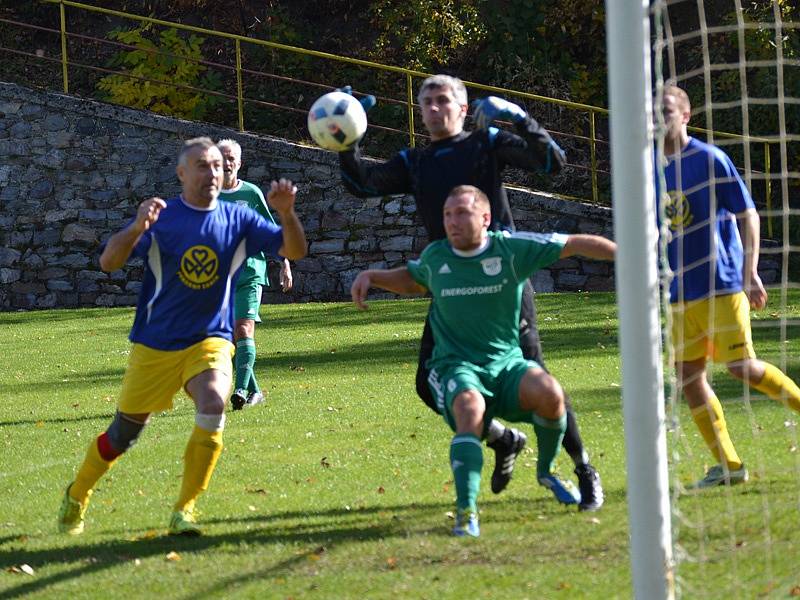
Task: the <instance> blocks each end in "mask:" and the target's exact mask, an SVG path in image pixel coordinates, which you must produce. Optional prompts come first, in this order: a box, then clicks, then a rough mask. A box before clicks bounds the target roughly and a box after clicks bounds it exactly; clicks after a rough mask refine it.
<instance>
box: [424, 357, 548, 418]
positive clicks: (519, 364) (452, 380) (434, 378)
mask: <svg viewBox="0 0 800 600" xmlns="http://www.w3.org/2000/svg"><path fill="white" fill-rule="evenodd" d="M538 368H541V367H540V366H539V365H538V364H537V363H536V362H535V361H532V360H527V359H525V358H522V357H519V358H517V357H514V358H512V359H509V360H508V361H505V362H504V363H502V364H499V365H498V364H497V363H495V364H493V365H491V367H490V368H486V367H480V366H478V365H475V364H473V363H468V362H444V363H442V362H439V361H437V362H436V363H435V364H434V365H433V366H432V367H431V370H430V376H429V377H428V385H429V386H430V388H431V391H432V392H433V397H434V399H435V400H436V407H437V408H438V409H439V412H440V413H441V414H442V415H443V416H444V420H445V421H446V422H447V424H448V425H449V426H450V429H452V430H453V431H455V430H456V421H455V417H454V416H453V400H454V399H455V397H456V396H458V394H460V393H461V392H463V391H465V390H477V391H478V392H480V393H481V395H483V397H484V399H485V400H486V414H485V415H484V418H483V423H484V427H488V425H489V423H490V422H491V421H492V419H493V418H495V417H500V418H502V419H505V420H506V421H511V422H512V423H531V424H532V423H533V415H534V413H533V412H532V411H528V410H522V409H521V408H520V406H519V384H520V381H522V377H523V376H524V375H525V373H526V372H527V371H528V369H538Z"/></svg>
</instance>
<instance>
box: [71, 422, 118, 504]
mask: <svg viewBox="0 0 800 600" xmlns="http://www.w3.org/2000/svg"><path fill="white" fill-rule="evenodd" d="M102 435H105V434H102ZM98 439H99V438H98ZM97 443H98V440H97V439H94V440H92V442H91V444H89V449H88V450H87V451H86V458H84V459H83V464H82V465H81V468H80V469H78V474H77V475H76V476H75V481H74V482H73V484H72V486H71V487H70V488H69V495H70V496H71V497H72V499H73V500H77V501H78V502H80V503H81V504H85V503H86V502H87V501H88V500H89V496H91V495H92V488H93V487H94V486H95V484H96V483H97V481H98V480H99V479H100V478H101V477H102V476H103V475H105V474H106V473H107V472H108V470H109V469H110V468H111V467H112V466H113V465H114V463H115V462H117V459H116V458H115V459H113V460H110V461H108V460H105V459H104V458H103V457H102V456H100V450H99V449H98V447H97Z"/></svg>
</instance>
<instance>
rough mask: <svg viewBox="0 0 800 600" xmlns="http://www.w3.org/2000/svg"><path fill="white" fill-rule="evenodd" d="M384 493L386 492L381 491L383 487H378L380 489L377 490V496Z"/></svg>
mask: <svg viewBox="0 0 800 600" xmlns="http://www.w3.org/2000/svg"><path fill="white" fill-rule="evenodd" d="M384 492H386V490H385V489H383V486H380V487H379V488H378V493H379V494H383V493H384Z"/></svg>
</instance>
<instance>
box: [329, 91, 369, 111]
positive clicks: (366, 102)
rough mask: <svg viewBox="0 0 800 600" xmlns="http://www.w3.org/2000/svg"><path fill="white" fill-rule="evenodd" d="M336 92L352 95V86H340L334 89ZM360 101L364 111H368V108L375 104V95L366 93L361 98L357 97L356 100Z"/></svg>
mask: <svg viewBox="0 0 800 600" xmlns="http://www.w3.org/2000/svg"><path fill="white" fill-rule="evenodd" d="M336 91H337V92H342V93H344V94H349V95H350V96H352V95H353V88H352V87H350V86H349V85H346V86H344V87H340V88H337V89H336ZM358 101H359V102H360V103H361V106H362V107H363V108H364V112H369V109H370V108H372V107H373V106H375V96H373V95H372V94H367V95H366V96H364V97H363V98H359V100H358Z"/></svg>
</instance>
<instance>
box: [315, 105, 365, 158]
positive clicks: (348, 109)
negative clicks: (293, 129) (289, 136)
mask: <svg viewBox="0 0 800 600" xmlns="http://www.w3.org/2000/svg"><path fill="white" fill-rule="evenodd" d="M366 131H367V113H366V112H365V111H364V107H363V106H361V103H360V102H359V101H358V100H356V99H355V98H353V97H352V96H351V95H350V94H345V93H344V92H329V93H327V94H325V95H324V96H320V97H319V98H317V101H316V102H314V104H313V105H312V106H311V109H310V110H309V111H308V132H309V133H310V134H311V137H312V139H313V140H314V141H315V142H316V143H317V145H318V146H319V147H320V148H325V150H333V151H334V152H341V151H343V150H347V149H348V148H349V147H350V146H352V145H353V144H354V143H356V142H357V141H358V140H360V139H361V138H362V137H363V136H364V133H366Z"/></svg>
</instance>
